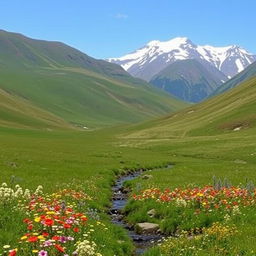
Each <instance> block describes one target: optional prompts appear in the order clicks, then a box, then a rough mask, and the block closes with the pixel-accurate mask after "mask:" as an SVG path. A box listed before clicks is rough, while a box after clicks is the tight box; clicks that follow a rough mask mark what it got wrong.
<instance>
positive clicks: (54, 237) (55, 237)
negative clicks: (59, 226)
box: [52, 236, 60, 241]
mask: <svg viewBox="0 0 256 256" xmlns="http://www.w3.org/2000/svg"><path fill="white" fill-rule="evenodd" d="M59 239H60V237H59V236H53V237H52V240H55V241H58V240H59Z"/></svg>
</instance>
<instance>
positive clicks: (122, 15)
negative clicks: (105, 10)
mask: <svg viewBox="0 0 256 256" xmlns="http://www.w3.org/2000/svg"><path fill="white" fill-rule="evenodd" d="M115 18H116V19H127V18H128V15H127V14H124V13H117V14H116V15H115Z"/></svg>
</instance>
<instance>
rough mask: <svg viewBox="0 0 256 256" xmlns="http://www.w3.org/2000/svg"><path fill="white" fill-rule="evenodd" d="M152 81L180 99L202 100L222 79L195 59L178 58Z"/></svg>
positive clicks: (151, 81)
mask: <svg viewBox="0 0 256 256" xmlns="http://www.w3.org/2000/svg"><path fill="white" fill-rule="evenodd" d="M150 83H151V84H153V85H154V86H155V87H157V88H160V89H162V90H164V91H167V92H168V93H170V94H171V95H174V96H176V97H177V98H179V99H182V100H185V101H189V102H195V103H196V102H200V101H202V100H203V99H205V98H207V97H208V96H209V95H210V94H211V93H212V92H213V91H215V90H216V89H217V88H218V87H219V85H220V84H221V81H220V80H219V79H218V78H217V77H216V76H215V74H214V73H211V72H210V71H209V70H207V69H206V68H205V67H204V66H203V65H202V64H201V63H200V62H198V61H197V60H194V59H188V60H177V61H176V62H174V63H172V64H170V65H169V66H167V67H166V68H165V69H163V70H162V71H160V72H159V73H158V74H157V75H155V76H154V77H153V78H152V79H151V80H150Z"/></svg>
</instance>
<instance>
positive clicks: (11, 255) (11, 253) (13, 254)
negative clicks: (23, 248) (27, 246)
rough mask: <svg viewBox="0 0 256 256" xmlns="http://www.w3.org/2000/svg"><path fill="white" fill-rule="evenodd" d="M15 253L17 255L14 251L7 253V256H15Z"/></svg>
mask: <svg viewBox="0 0 256 256" xmlns="http://www.w3.org/2000/svg"><path fill="white" fill-rule="evenodd" d="M16 253H17V252H16V250H12V251H10V252H9V256H15V255H16Z"/></svg>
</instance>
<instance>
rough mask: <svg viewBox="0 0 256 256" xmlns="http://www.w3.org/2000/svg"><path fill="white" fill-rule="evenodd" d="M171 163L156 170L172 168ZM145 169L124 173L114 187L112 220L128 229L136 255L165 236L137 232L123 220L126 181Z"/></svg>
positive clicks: (126, 199)
mask: <svg viewBox="0 0 256 256" xmlns="http://www.w3.org/2000/svg"><path fill="white" fill-rule="evenodd" d="M171 167H172V166H171V165H167V166H165V167H162V168H157V169H156V170H165V169H166V170H167V169H169V168H171ZM144 171H145V170H142V169H141V170H138V171H136V172H134V173H131V174H127V175H123V176H121V177H120V178H118V179H117V180H116V183H115V184H114V186H113V187H112V191H113V196H112V198H113V199H112V207H111V209H110V216H111V219H112V222H113V223H114V224H116V225H119V226H122V227H123V228H125V229H127V231H128V235H129V236H130V238H131V239H132V240H133V242H134V245H135V247H136V250H135V255H140V254H142V253H143V252H144V251H145V250H146V249H148V248H149V247H150V246H152V245H154V243H156V242H157V241H159V240H161V239H162V238H163V237H164V236H163V235H162V234H137V233H136V232H135V231H134V230H133V229H132V228H131V227H129V225H128V224H127V223H126V222H125V221H124V220H123V216H122V210H123V208H124V207H125V205H126V204H127V201H128V193H127V191H125V190H124V183H125V182H126V181H128V180H133V179H135V178H137V177H138V176H140V175H141V174H142V173H143V172H144Z"/></svg>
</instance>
